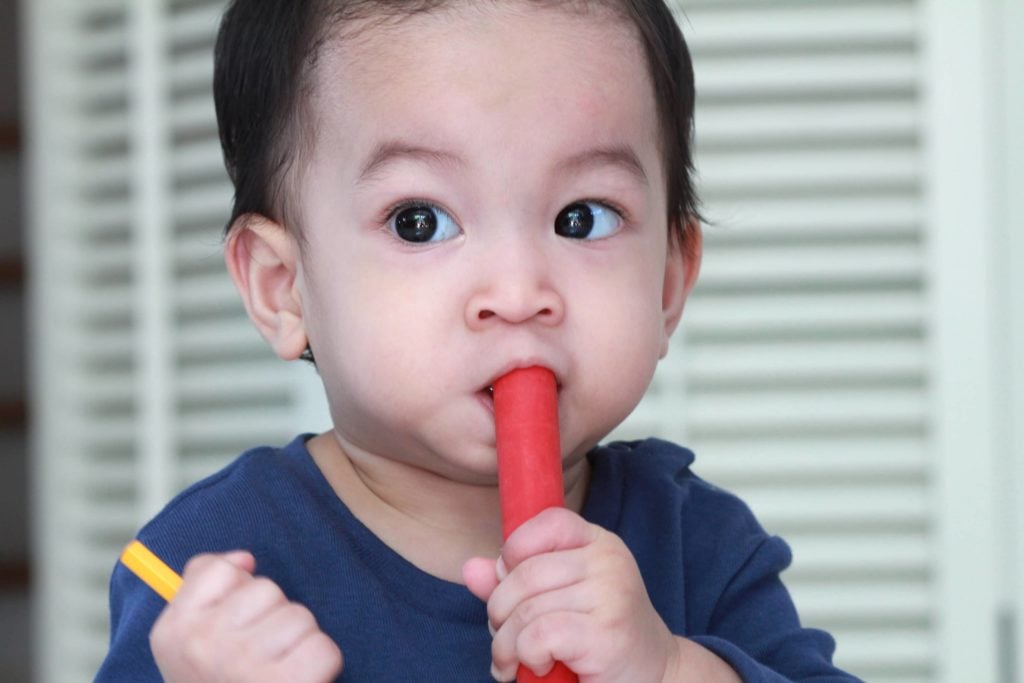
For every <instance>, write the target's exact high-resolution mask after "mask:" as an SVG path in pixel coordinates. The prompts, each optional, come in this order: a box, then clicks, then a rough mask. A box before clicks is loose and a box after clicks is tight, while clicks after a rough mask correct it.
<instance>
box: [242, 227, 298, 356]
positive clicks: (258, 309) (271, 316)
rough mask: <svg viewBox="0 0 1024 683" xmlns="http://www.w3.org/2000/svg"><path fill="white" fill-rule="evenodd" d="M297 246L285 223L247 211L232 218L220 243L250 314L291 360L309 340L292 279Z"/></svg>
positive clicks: (281, 353)
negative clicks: (223, 239)
mask: <svg viewBox="0 0 1024 683" xmlns="http://www.w3.org/2000/svg"><path fill="white" fill-rule="evenodd" d="M298 251H299V250H298V245H297V244H296V242H295V238H294V237H292V235H291V234H289V233H288V231H287V230H286V229H285V228H284V226H282V225H281V224H279V223H275V222H274V221H272V220H270V219H268V218H265V217H263V216H257V215H252V214H250V215H246V216H241V217H239V218H238V219H237V220H236V221H235V222H234V224H233V225H232V226H231V229H230V231H229V232H228V238H227V243H226V244H225V245H224V262H225V263H226V264H227V267H228V273H230V274H231V279H232V280H234V282H235V287H237V288H238V292H239V293H240V294H241V295H242V302H243V303H244V304H245V310H246V312H247V313H248V314H249V318H250V320H252V322H253V324H255V325H256V329H257V330H259V332H260V334H261V335H263V338H264V339H266V340H267V341H268V342H269V343H270V346H271V348H273V349H274V352H275V353H276V354H277V355H278V356H279V357H280V358H283V359H284V360H295V359H296V358H298V357H299V356H300V355H301V354H302V352H303V351H304V350H305V349H306V346H307V344H308V341H307V339H306V329H305V326H304V324H303V318H302V300H301V297H300V295H299V289H298V287H297V285H296V273H297V272H298V265H299V263H298Z"/></svg>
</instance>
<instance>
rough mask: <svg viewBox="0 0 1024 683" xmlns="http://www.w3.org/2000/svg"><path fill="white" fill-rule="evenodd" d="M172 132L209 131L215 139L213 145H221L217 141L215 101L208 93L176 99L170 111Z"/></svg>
mask: <svg viewBox="0 0 1024 683" xmlns="http://www.w3.org/2000/svg"><path fill="white" fill-rule="evenodd" d="M170 126H171V130H174V131H179V130H195V129H203V128H205V129H209V130H210V131H211V132H212V133H213V134H214V138H213V139H212V140H211V141H212V142H213V144H215V145H219V142H218V141H217V140H216V137H215V136H216V126H217V112H216V110H215V109H214V106H213V99H212V98H211V97H210V96H209V94H208V93H203V94H202V95H201V96H200V95H198V94H196V95H194V96H190V97H180V98H176V99H175V100H174V101H173V102H172V103H171V109H170Z"/></svg>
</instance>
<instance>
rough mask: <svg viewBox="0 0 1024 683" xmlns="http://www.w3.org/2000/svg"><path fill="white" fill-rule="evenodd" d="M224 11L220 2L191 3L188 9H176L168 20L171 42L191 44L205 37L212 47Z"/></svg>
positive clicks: (174, 43)
mask: <svg viewBox="0 0 1024 683" xmlns="http://www.w3.org/2000/svg"><path fill="white" fill-rule="evenodd" d="M223 11H224V7H223V4H222V3H220V2H207V3H203V4H198V5H191V6H189V7H187V8H186V9H175V10H174V11H172V12H171V13H170V17H169V21H168V31H167V32H168V38H169V40H170V42H171V44H172V45H176V44H180V43H187V44H190V43H194V42H196V41H197V40H198V39H203V38H205V39H208V40H209V42H210V46H211V48H212V46H213V40H214V38H215V37H216V35H217V27H218V26H219V25H220V17H221V14H222V13H223Z"/></svg>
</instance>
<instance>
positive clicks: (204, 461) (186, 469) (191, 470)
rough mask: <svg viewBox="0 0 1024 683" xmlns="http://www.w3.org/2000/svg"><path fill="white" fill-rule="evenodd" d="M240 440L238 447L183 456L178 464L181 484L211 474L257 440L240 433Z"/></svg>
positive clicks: (182, 485)
mask: <svg viewBox="0 0 1024 683" xmlns="http://www.w3.org/2000/svg"><path fill="white" fill-rule="evenodd" d="M238 440H239V441H238V446H237V448H233V449H229V450H223V449H208V454H206V455H193V456H190V457H187V458H182V459H181V461H180V463H179V466H178V476H179V486H181V487H184V486H187V485H190V484H192V483H193V482H197V481H199V480H200V479H203V478H205V477H208V476H210V475H211V474H213V473H214V472H216V471H218V470H220V469H221V468H222V467H225V466H226V465H227V464H228V463H230V462H232V461H233V460H234V459H235V458H237V457H238V456H239V455H241V454H242V453H244V452H245V451H246V450H247V449H249V448H252V447H253V446H254V445H256V442H255V441H253V440H252V438H251V437H249V436H248V435H244V436H243V435H238Z"/></svg>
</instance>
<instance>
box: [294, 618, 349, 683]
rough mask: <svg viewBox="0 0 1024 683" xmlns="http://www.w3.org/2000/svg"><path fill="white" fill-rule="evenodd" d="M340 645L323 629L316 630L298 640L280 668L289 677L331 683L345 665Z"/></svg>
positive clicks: (316, 682) (315, 682)
mask: <svg viewBox="0 0 1024 683" xmlns="http://www.w3.org/2000/svg"><path fill="white" fill-rule="evenodd" d="M344 663H345V662H344V658H343V657H342V654H341V650H340V649H339V648H338V645H337V644H336V643H335V642H334V641H333V640H331V639H330V638H329V637H328V636H327V635H326V634H325V633H323V632H322V631H319V630H317V631H315V632H313V633H310V634H308V635H306V636H305V637H303V638H302V639H301V640H300V641H299V642H297V643H296V644H295V645H294V647H292V649H291V651H290V652H288V654H287V655H286V656H285V658H284V659H283V660H282V662H281V666H280V668H281V669H282V671H286V672H287V673H288V678H281V679H280V680H289V681H291V680H297V681H305V682H308V683H330V681H333V680H334V679H335V678H337V677H338V674H340V673H341V670H342V667H343V666H344Z"/></svg>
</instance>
